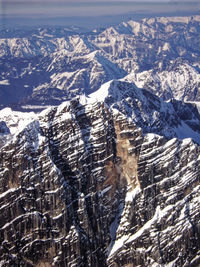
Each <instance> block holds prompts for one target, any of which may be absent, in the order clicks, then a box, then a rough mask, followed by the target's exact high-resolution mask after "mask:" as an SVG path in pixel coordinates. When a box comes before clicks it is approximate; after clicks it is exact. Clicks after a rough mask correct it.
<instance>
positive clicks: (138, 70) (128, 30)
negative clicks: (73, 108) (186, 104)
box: [0, 16, 200, 105]
mask: <svg viewBox="0 0 200 267" xmlns="http://www.w3.org/2000/svg"><path fill="white" fill-rule="evenodd" d="M199 29H200V19H199V16H193V17H182V18H178V17H175V18H173V17H172V18H155V19H143V20H142V21H139V22H135V21H129V22H123V23H121V24H120V25H118V26H113V27H111V28H107V29H105V30H98V31H93V32H87V33H84V32H82V33H81V34H77V33H75V34H74V33H73V32H70V33H69V31H68V32H67V31H64V30H63V31H53V30H51V29H50V30H48V29H42V30H39V31H38V32H37V31H36V32H34V33H33V34H32V35H31V36H26V35H25V36H23V37H17V36H16V37H15V38H1V39H0V57H1V63H0V70H1V71H0V96H1V103H2V104H4V105H5V104H8V102H6V101H7V100H6V99H8V94H9V99H10V103H14V102H17V103H19V102H23V103H24V104H26V105H27V104H33V103H34V104H35V105H36V104H37V105H41V104H42V105H46V104H58V103H60V102H62V101H63V100H67V99H70V98H71V97H73V96H75V95H80V94H82V93H83V92H85V93H87V94H89V93H91V92H93V91H95V90H97V89H98V88H99V87H100V86H101V84H103V83H104V82H107V81H109V80H112V79H113V78H115V79H119V78H123V77H126V76H127V75H128V74H130V73H132V74H133V75H132V78H131V79H132V80H131V81H133V82H137V81H139V82H140V79H142V80H143V82H142V83H143V84H144V86H145V87H146V89H148V90H153V91H154V92H156V93H158V95H159V96H163V97H165V99H170V98H172V97H176V98H177V99H181V100H183V99H184V100H187V101H199V80H198V79H199V78H198V77H199V64H198V62H199V55H200V52H199V33H200V30H199ZM4 35H5V34H4ZM4 35H3V34H2V36H4ZM177 65H178V68H179V70H178V73H177ZM144 71H147V77H145V75H144V74H145V73H144ZM182 72H184V75H182ZM134 75H136V77H137V79H135V77H134ZM149 75H153V77H150V76H149ZM155 75H158V76H155ZM165 76H167V77H165ZM130 77H131V75H129V78H130ZM174 78H175V79H178V81H179V85H178V84H177V82H168V81H170V80H173V79H174ZM146 79H147V80H146ZM157 79H158V81H157ZM129 81H130V79H129ZM166 81H167V82H166ZM137 85H138V83H137ZM188 85H190V86H189V89H188ZM179 91H180V92H179ZM16 92H17V93H16ZM48 101H49V103H48Z"/></svg>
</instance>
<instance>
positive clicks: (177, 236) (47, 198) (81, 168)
mask: <svg viewBox="0 0 200 267" xmlns="http://www.w3.org/2000/svg"><path fill="white" fill-rule="evenodd" d="M114 92H115V93H114ZM130 92H132V93H130ZM199 123H200V118H199V113H198V111H197V109H196V107H195V106H194V105H192V104H185V103H182V102H180V101H176V100H173V101H168V102H164V101H163V100H161V99H159V98H158V97H156V96H155V95H153V94H152V93H150V92H149V91H146V90H142V89H139V88H137V87H136V86H135V85H133V84H130V83H128V82H122V81H112V82H109V83H107V84H105V85H103V86H102V87H101V88H100V89H99V90H98V91H97V92H96V93H94V94H92V95H91V96H90V97H85V96H81V97H78V98H74V99H72V100H71V101H68V102H64V103H63V104H61V105H60V106H58V107H52V108H49V109H47V110H45V111H43V112H42V113H40V114H39V115H37V116H36V117H34V118H33V120H32V121H31V122H29V123H28V124H27V125H25V126H24V128H23V129H21V130H20V131H17V132H15V133H14V132H13V133H9V130H7V132H6V133H5V134H7V135H10V137H9V138H8V141H7V142H6V143H5V144H4V145H3V146H2V148H1V151H0V266H5V267H6V266H25V267H31V266H37V267H39V266H40V267H42V266H45V267H48V266H59V267H62V266H92V267H93V266H99V267H100V266H112V267H115V266H127V267H129V266H198V265H199V264H200V242H199V240H200V212H199V211H200V193H199V192H200V176H199V173H200V156H199V155H200V147H199V143H200V142H199V131H200V129H199ZM3 125H4V126H5V124H3ZM7 127H9V126H7ZM4 129H5V127H4ZM183 129H184V131H183Z"/></svg>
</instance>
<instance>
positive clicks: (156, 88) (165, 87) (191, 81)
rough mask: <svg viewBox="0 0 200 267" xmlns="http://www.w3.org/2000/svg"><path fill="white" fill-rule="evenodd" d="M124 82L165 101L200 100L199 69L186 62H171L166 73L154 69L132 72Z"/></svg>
mask: <svg viewBox="0 0 200 267" xmlns="http://www.w3.org/2000/svg"><path fill="white" fill-rule="evenodd" d="M124 80H125V81H129V82H134V83H135V84H136V85H137V86H138V87H140V88H146V89H148V90H150V91H153V92H154V93H155V94H156V95H158V96H160V97H163V98H164V99H170V98H175V99H178V100H183V101H187V100H190V101H194V100H196V101H199V100H200V72H199V68H197V67H195V66H192V65H189V64H188V63H186V62H185V63H184V62H171V65H170V66H169V68H168V69H167V70H164V71H155V70H153V69H152V70H148V71H143V72H138V73H135V72H132V73H130V74H128V75H127V76H126V77H125V78H124Z"/></svg>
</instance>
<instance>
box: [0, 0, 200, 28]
mask: <svg viewBox="0 0 200 267" xmlns="http://www.w3.org/2000/svg"><path fill="white" fill-rule="evenodd" d="M195 14H200V3H199V2H197V1H192V2H191V1H180V0H179V1H168V0H166V1H165V0H162V1H160V0H157V1H156V0H154V1H151V0H145V1H140V2H139V1H134V0H132V1H124V2H123V1H117V0H110V1H105V0H103V1H101V2H100V1H91V0H88V1H84V0H82V1H81V0H78V1H72V0H71V1H70V0H68V1H64V0H58V1H55V0H43V1H40V0H29V1H28V2H27V1H23V0H22V1H20V0H8V1H5V0H0V24H1V26H3V27H12V26H36V25H37V26H39V25H41V26H42V25H50V26H54V25H55V26H59V25H60V26H64V25H66V26H69V25H75V26H82V27H86V28H95V27H100V26H102V27H104V26H107V25H109V24H115V23H119V22H120V21H122V20H127V19H129V18H130V19H135V20H138V19H141V18H143V17H151V16H163V15H165V16H172V15H179V16H184V15H195Z"/></svg>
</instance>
